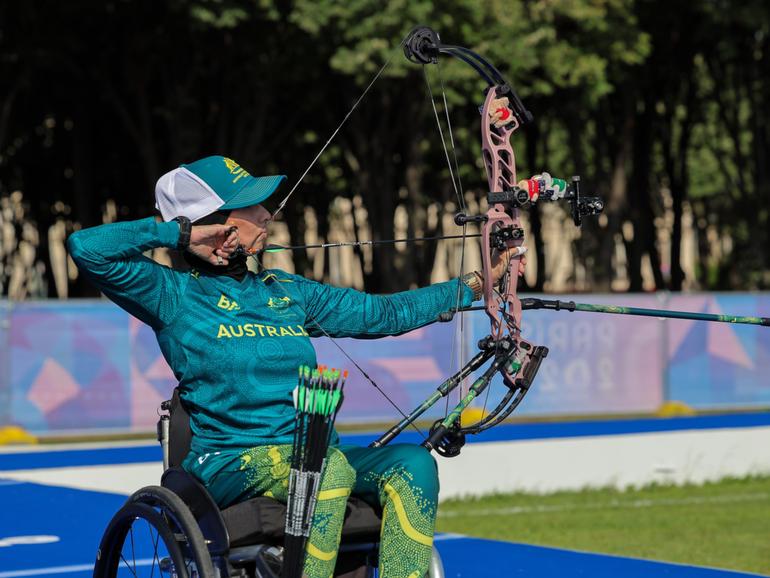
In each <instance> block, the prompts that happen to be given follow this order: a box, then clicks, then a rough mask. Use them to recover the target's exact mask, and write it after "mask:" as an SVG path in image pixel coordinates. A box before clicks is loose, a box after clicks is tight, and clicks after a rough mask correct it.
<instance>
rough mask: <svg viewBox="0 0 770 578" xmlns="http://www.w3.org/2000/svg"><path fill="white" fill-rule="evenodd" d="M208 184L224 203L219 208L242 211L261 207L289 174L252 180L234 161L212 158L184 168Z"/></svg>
mask: <svg viewBox="0 0 770 578" xmlns="http://www.w3.org/2000/svg"><path fill="white" fill-rule="evenodd" d="M182 167H183V168H185V169H187V170H188V171H190V172H191V173H193V174H194V175H195V176H197V177H198V178H199V179H200V180H202V181H203V182H205V183H206V184H207V185H208V186H209V187H210V188H211V190H213V191H214V192H215V193H216V194H217V196H218V197H220V198H221V199H222V200H223V201H224V204H223V205H221V206H220V207H219V209H225V210H227V209H242V208H244V207H251V206H253V205H258V204H259V203H261V202H262V201H264V200H265V199H267V198H268V197H269V196H270V195H272V194H273V193H274V192H275V190H276V189H277V188H278V186H279V185H280V184H281V183H282V182H283V181H284V179H286V175H271V176H266V177H253V176H251V175H250V174H249V172H248V171H247V170H246V169H244V168H243V167H242V166H240V165H239V164H238V163H236V162H235V161H234V160H232V159H229V158H227V157H222V156H211V157H206V158H203V159H200V160H198V161H195V162H193V163H189V164H184V165H182Z"/></svg>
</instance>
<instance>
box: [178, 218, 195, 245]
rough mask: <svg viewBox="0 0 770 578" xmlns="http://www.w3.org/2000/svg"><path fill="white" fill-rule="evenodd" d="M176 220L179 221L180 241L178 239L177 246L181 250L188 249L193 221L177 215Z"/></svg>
mask: <svg viewBox="0 0 770 578" xmlns="http://www.w3.org/2000/svg"><path fill="white" fill-rule="evenodd" d="M174 221H176V222H177V223H179V241H177V244H176V248H177V250H179V251H186V250H187V247H189V246H190V234H191V233H192V223H191V222H190V219H188V218H187V217H177V218H175V219H174Z"/></svg>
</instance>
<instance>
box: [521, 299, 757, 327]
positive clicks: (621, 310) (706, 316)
mask: <svg viewBox="0 0 770 578" xmlns="http://www.w3.org/2000/svg"><path fill="white" fill-rule="evenodd" d="M521 308H522V309H550V310H552V311H584V312H586V313H613V314H615V315H640V316H642V317H662V318H666V319H691V320H693V321H712V322H717V323H738V324H743V325H764V326H765V327H770V317H738V316H735V315H717V314H714V313H696V312H693V311H669V310H667V309H645V308H642V307H621V306H617V305H597V304H593V303H575V302H574V301H559V300H552V299H537V298H534V297H527V298H525V299H522V300H521Z"/></svg>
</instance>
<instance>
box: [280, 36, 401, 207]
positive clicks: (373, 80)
mask: <svg viewBox="0 0 770 578" xmlns="http://www.w3.org/2000/svg"><path fill="white" fill-rule="evenodd" d="M406 39H407V37H406V36H405V37H404V39H403V40H401V42H400V43H399V45H398V47H395V48H393V49H392V50H391V51H390V56H388V59H387V60H386V61H385V64H383V65H382V66H381V67H380V69H379V70H378V71H377V73H376V74H375V75H374V77H373V78H372V80H371V81H370V82H369V84H368V85H367V86H366V88H365V89H364V91H363V92H362V93H361V96H359V97H358V100H356V101H355V102H354V103H353V106H352V107H351V108H350V110H349V111H348V112H347V114H346V115H345V117H344V118H343V119H342V122H340V123H339V124H338V125H337V128H335V129H334V132H332V134H331V136H330V137H329V138H328V140H327V141H326V142H325V143H324V146H322V147H321V150H319V151H318V154H317V155H316V156H315V157H314V158H313V160H312V161H310V164H309V165H308V166H307V168H306V169H305V171H304V172H303V173H302V175H301V176H300V177H299V178H298V179H297V182H296V183H294V186H293V187H292V188H291V189H290V190H289V192H288V194H287V195H286V196H285V197H284V198H283V200H281V202H280V203H279V205H278V208H277V209H276V210H275V212H274V213H273V216H272V218H271V220H275V218H276V216H277V215H278V214H279V213H280V212H281V211H282V210H283V208H284V207H285V206H286V203H287V202H288V201H289V197H291V196H292V194H294V191H296V190H297V187H299V184H300V183H301V182H302V180H303V179H304V178H305V177H306V176H307V174H308V173H309V172H310V169H312V168H313V165H315V164H316V162H317V161H318V159H319V158H321V155H322V154H323V153H324V151H325V150H326V149H327V147H328V146H329V145H330V144H331V142H332V140H334V137H336V136H337V133H338V132H340V130H341V129H342V127H343V126H345V123H346V122H347V121H348V119H349V118H350V115H351V114H353V111H355V110H356V108H358V105H359V104H361V101H362V100H363V99H364V97H365V96H366V95H367V93H368V92H369V89H371V88H372V86H374V83H375V82H377V79H378V78H379V77H380V76H381V75H382V73H383V72H385V69H386V68H387V67H388V66H390V63H391V62H392V61H393V56H394V55H395V51H396V48H400V47H401V46H403V45H404V42H406Z"/></svg>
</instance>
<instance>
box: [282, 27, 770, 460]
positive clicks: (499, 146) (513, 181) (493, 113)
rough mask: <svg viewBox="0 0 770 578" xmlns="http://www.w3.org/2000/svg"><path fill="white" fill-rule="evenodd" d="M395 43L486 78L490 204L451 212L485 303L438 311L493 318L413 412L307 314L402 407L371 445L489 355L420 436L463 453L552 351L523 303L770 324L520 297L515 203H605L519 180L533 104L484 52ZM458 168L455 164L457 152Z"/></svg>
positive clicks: (574, 190)
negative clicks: (475, 261) (479, 210)
mask: <svg viewBox="0 0 770 578" xmlns="http://www.w3.org/2000/svg"><path fill="white" fill-rule="evenodd" d="M401 46H402V47H403V50H404V54H405V55H406V57H407V58H408V59H409V60H410V61H411V62H414V63H417V64H420V65H423V66H427V65H432V64H438V59H439V56H440V55H442V54H443V55H447V56H452V57H454V58H456V59H459V60H461V61H463V62H465V63H466V64H468V65H469V66H470V67H471V68H473V70H475V71H476V72H477V73H478V74H479V76H481V78H482V79H484V81H485V82H486V83H487V86H486V88H485V91H484V92H485V97H484V102H483V105H482V106H481V107H480V116H481V151H482V156H483V159H484V166H485V169H486V174H487V185H488V193H487V202H488V209H487V211H486V212H485V213H484V214H481V215H467V214H465V213H464V212H461V213H459V214H457V215H456V216H455V223H456V224H457V225H459V226H462V227H463V235H462V236H461V237H462V238H463V240H465V238H467V237H471V236H480V237H481V253H482V271H481V273H482V277H483V290H482V295H483V299H484V304H483V306H481V307H467V308H462V309H461V308H460V307H459V293H458V305H457V306H456V307H455V308H454V309H452V310H450V311H448V312H446V313H445V314H442V315H441V316H440V317H439V319H438V320H439V321H448V320H450V319H451V318H452V317H453V316H454V314H455V313H456V312H459V311H470V310H483V311H485V312H486V314H487V316H488V317H489V320H490V332H489V335H487V336H486V337H485V338H483V339H482V340H480V341H479V344H478V345H479V349H480V351H479V353H477V354H476V355H475V356H474V357H473V358H471V359H470V361H468V362H467V363H466V364H465V365H463V367H461V368H460V369H459V370H458V371H457V372H456V373H455V374H454V375H452V376H451V377H450V378H448V379H447V380H446V381H444V382H443V383H442V384H441V385H440V386H439V387H438V388H437V389H436V391H435V392H434V393H433V394H432V395H431V396H429V397H428V398H427V399H426V400H425V401H424V402H423V403H421V404H420V405H419V406H418V407H417V408H415V409H414V410H413V411H411V412H410V413H409V414H405V413H404V412H403V411H401V409H400V408H399V407H398V406H397V405H396V404H395V403H394V402H393V401H392V400H391V399H390V398H389V397H388V396H387V394H386V393H385V392H384V391H383V390H382V388H381V387H380V386H378V385H377V383H376V382H374V380H372V378H371V377H369V375H368V374H367V373H366V372H365V371H364V370H363V369H362V368H361V366H360V365H359V364H357V363H356V362H355V361H354V360H353V359H352V358H351V357H350V355H348V354H347V352H345V350H344V349H343V348H342V347H341V346H340V345H339V344H338V343H337V342H336V341H334V340H333V339H331V337H330V336H329V335H328V333H327V332H326V331H325V330H324V329H323V327H321V326H320V324H318V323H317V322H315V320H312V319H311V321H314V322H315V324H316V325H317V326H318V327H319V329H320V331H321V332H322V333H324V334H325V335H327V337H330V339H331V341H332V343H334V345H335V346H336V347H337V348H338V349H339V350H340V351H341V353H342V354H343V355H344V356H345V357H347V358H348V360H350V362H351V363H353V365H355V367H356V368H357V369H358V370H359V371H360V372H361V374H362V375H363V377H365V378H366V379H367V380H368V381H369V382H370V383H371V384H372V385H373V386H374V387H375V388H376V389H377V390H378V391H379V392H380V393H381V394H382V395H383V396H384V397H385V398H386V399H387V400H388V401H389V402H390V403H391V404H392V405H393V406H394V407H395V408H396V409H397V410H398V412H399V413H401V415H402V419H401V420H400V421H399V422H398V423H397V424H395V425H394V426H393V427H391V428H390V429H389V430H388V431H387V432H385V433H384V434H383V435H382V436H380V437H379V438H378V439H377V440H375V441H374V442H372V443H371V444H370V447H382V446H384V445H386V444H388V443H389V442H391V441H392V440H393V439H394V438H395V437H396V436H398V434H400V433H401V432H402V431H403V430H404V429H406V428H407V427H409V426H412V427H415V426H414V422H415V421H416V420H417V419H418V418H419V417H420V416H422V415H423V414H424V413H425V412H426V411H427V410H428V409H429V408H431V407H432V406H434V405H435V404H436V403H437V402H438V401H439V400H440V399H443V398H446V397H447V396H448V395H449V394H450V392H452V391H454V390H455V389H456V388H457V387H458V386H459V385H460V384H461V383H463V382H464V381H465V380H466V379H467V378H468V377H470V376H471V375H472V374H473V373H474V372H476V371H477V370H479V369H481V368H482V366H484V365H485V364H486V363H487V362H490V360H491V362H490V364H489V366H488V367H487V368H486V369H485V370H484V371H483V373H482V374H481V375H480V376H479V377H478V378H476V379H475V380H474V381H473V383H472V384H471V385H470V387H469V389H468V391H467V392H466V393H465V395H463V396H462V398H461V399H460V401H459V402H458V403H457V405H456V406H455V407H454V408H453V409H452V410H451V411H448V412H447V414H446V416H445V417H444V418H443V419H440V420H438V421H436V422H435V423H434V424H433V426H432V428H431V430H430V433H429V435H428V437H427V438H425V439H424V441H423V442H422V444H421V445H422V446H423V447H425V448H427V449H428V450H435V451H436V452H437V453H439V454H440V455H442V456H446V457H453V456H456V455H458V454H459V453H460V450H461V448H462V446H463V445H464V443H465V436H466V435H467V434H477V433H480V432H482V431H484V430H487V429H489V428H491V427H494V426H496V425H498V424H500V423H501V422H502V421H503V420H505V419H506V418H507V417H508V416H510V415H511V413H513V411H514V410H515V409H516V408H517V407H518V406H519V404H520V403H521V401H522V400H523V399H524V396H525V395H526V394H527V392H528V391H529V389H530V387H531V385H532V383H533V381H534V379H535V377H536V375H537V372H538V369H539V367H540V364H541V362H542V360H543V359H544V358H545V357H546V356H547V355H548V348H547V347H545V346H542V345H534V344H532V343H530V342H529V341H527V340H525V339H524V338H523V337H522V336H521V328H522V311H523V310H526V309H551V310H556V311H559V310H564V311H575V310H578V311H589V312H602V313H621V314H631V315H654V316H656V317H673V318H685V319H700V320H706V321H727V322H733V323H752V324H760V325H770V320H768V319H764V318H753V317H751V318H749V317H731V316H719V318H716V317H717V316H711V317H713V318H710V316H708V315H706V314H697V313H685V312H667V311H662V310H642V309H635V308H618V307H610V306H601V305H584V304H575V303H573V302H571V301H570V302H563V301H547V300H542V299H533V298H528V299H524V300H521V299H519V297H518V295H517V282H518V270H519V261H520V260H521V258H522V256H523V254H524V252H525V250H526V249H525V248H524V245H523V243H524V230H523V228H522V224H521V220H520V216H519V211H520V210H521V209H526V208H530V207H533V206H534V205H536V204H537V203H542V202H552V201H558V200H562V201H565V202H567V203H568V205H569V208H570V212H571V215H572V220H573V222H574V224H575V225H576V226H580V225H581V224H582V219H583V217H585V216H589V215H598V214H599V213H601V212H602V210H603V209H604V203H603V201H602V200H601V199H599V198H598V197H585V196H582V195H581V190H580V177H577V176H573V177H572V178H571V179H570V180H569V181H566V180H564V179H554V178H551V176H550V175H548V174H547V173H543V174H542V175H539V176H536V177H533V178H531V179H528V180H524V181H519V182H517V178H516V162H515V156H514V153H513V147H512V145H511V137H512V136H513V133H514V132H515V131H516V130H517V129H518V128H519V127H521V126H523V125H525V124H527V123H529V122H532V120H533V116H532V113H531V112H530V111H529V110H527V109H526V108H525V107H524V105H523V103H522V101H521V99H520V98H519V97H518V95H517V94H516V92H515V91H514V90H513V88H512V86H511V85H510V84H509V83H507V82H506V81H505V79H504V78H503V76H502V75H501V74H500V72H499V70H497V68H495V67H494V66H493V65H492V64H491V63H490V62H489V61H487V60H486V59H485V58H483V57H482V56H480V55H479V54H477V53H476V52H474V51H472V50H470V49H468V48H464V47H461V46H451V45H446V44H442V43H441V40H440V38H439V36H438V34H437V33H436V32H435V31H434V30H432V29H431V28H429V27H426V26H418V27H417V28H415V29H413V30H412V31H411V32H410V33H409V34H408V35H407V36H406V38H405V39H404V41H403V42H402V43H401ZM389 63H390V60H388V61H387V62H386V63H385V64H384V65H383V67H382V68H380V70H379V71H378V73H377V74H376V75H375V77H374V78H373V80H372V81H371V82H370V83H369V85H368V86H367V87H366V89H365V90H364V92H363V93H362V94H361V96H360V97H359V98H358V100H357V101H356V102H355V104H354V105H353V107H352V108H351V109H350V111H349V112H348V113H347V115H346V116H345V118H344V119H343V121H342V122H341V123H340V125H339V126H338V127H337V129H336V130H335V131H334V132H333V133H332V135H331V137H330V138H329V139H328V140H327V141H326V144H325V145H324V146H323V147H322V148H321V150H320V151H319V153H318V154H317V155H316V157H315V158H314V159H313V161H312V162H311V163H310V165H309V166H308V168H307V169H306V170H305V172H304V173H303V174H302V176H301V177H300V178H299V180H298V181H297V182H296V183H295V185H294V187H292V189H291V190H290V191H289V193H288V194H287V195H286V197H284V199H283V200H282V201H281V203H280V205H279V207H278V210H277V211H276V213H277V212H280V211H281V210H282V209H283V207H284V206H285V204H286V202H287V201H288V199H289V197H290V196H291V195H292V193H293V192H294V191H295V190H296V188H297V186H298V185H299V183H300V182H301V181H302V179H303V178H304V177H305V175H307V173H308V171H309V170H310V168H311V167H312V166H313V164H314V163H315V162H316V161H317V160H318V158H319V157H320V156H321V154H322V153H323V152H324V150H325V149H326V147H327V146H328V145H329V143H330V142H331V141H332V139H333V138H334V137H335V136H336V134H337V133H338V132H339V130H340V129H341V128H342V126H343V125H344V124H345V122H346V121H347V119H348V118H349V117H350V115H351V114H352V112H353V111H354V110H355V108H356V107H357V106H358V104H359V103H360V102H361V100H362V99H363V98H364V96H365V95H366V93H367V92H368V91H369V89H370V88H371V86H372V85H373V84H374V82H375V81H376V80H377V78H379V76H380V75H381V74H382V72H383V70H384V69H385V68H386V67H387V66H388V64H389ZM426 79H427V75H426ZM428 87H429V89H430V83H428ZM442 89H443V83H442ZM432 98H433V95H432V91H431V99H432ZM445 109H446V101H445ZM434 113H435V115H436V120H437V122H438V113H437V112H436V109H435V103H434ZM438 124H439V131H440V132H441V124H440V122H438ZM447 124H448V126H449V129H450V139H451V125H450V124H449V119H448V115H447ZM441 137H442V143H443V144H444V147H445V151H444V152H445V154H446V158H447V163H448V164H449V172H450V175H452V178H453V184H455V185H456V183H454V175H453V173H452V164H451V162H450V161H449V153H448V151H447V150H446V143H445V141H444V135H443V132H441ZM452 142H453V140H452ZM455 167H457V163H456V161H455ZM459 196H460V204H461V207H463V206H464V205H463V201H462V194H461V192H460V193H459ZM468 223H478V224H480V228H481V233H480V235H466V234H465V227H466V225H467V224H468ZM455 237H457V236H456V235H455V236H450V237H446V238H455ZM438 238H443V237H430V238H416V239H396V240H385V241H364V242H356V243H335V244H328V245H321V246H322V247H326V246H347V245H362V244H376V243H394V242H395V243H399V242H411V241H417V240H434V239H438ZM463 246H464V245H463ZM308 247H310V246H298V247H280V246H268V247H267V251H276V250H286V249H302V248H308ZM495 252H496V253H497V254H498V255H502V258H503V259H508V262H507V267H506V272H505V273H504V274H503V276H502V277H501V279H500V281H499V282H498V284H497V286H495V284H494V282H493V275H492V262H493V254H494V253H495ZM461 261H462V259H461ZM498 373H499V374H500V375H501V376H502V379H503V383H504V384H505V386H506V388H507V390H506V392H505V394H504V395H503V397H502V398H501V400H500V401H499V402H498V404H497V405H496V406H495V407H494V408H493V409H492V410H491V411H490V412H489V413H487V414H486V415H485V416H484V417H482V418H481V419H480V420H479V421H478V422H476V423H474V424H471V425H466V426H463V425H462V423H461V419H460V418H461V414H462V412H463V410H465V409H466V408H467V407H468V406H469V405H470V404H471V402H472V401H473V400H474V399H476V398H477V397H479V395H480V394H481V393H482V392H484V391H485V390H486V389H487V388H488V386H489V385H490V382H491V380H492V378H493V377H494V376H495V375H497V374H498ZM418 431H419V430H418Z"/></svg>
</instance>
